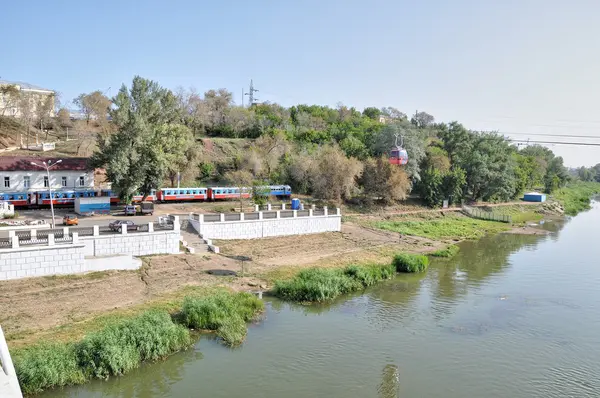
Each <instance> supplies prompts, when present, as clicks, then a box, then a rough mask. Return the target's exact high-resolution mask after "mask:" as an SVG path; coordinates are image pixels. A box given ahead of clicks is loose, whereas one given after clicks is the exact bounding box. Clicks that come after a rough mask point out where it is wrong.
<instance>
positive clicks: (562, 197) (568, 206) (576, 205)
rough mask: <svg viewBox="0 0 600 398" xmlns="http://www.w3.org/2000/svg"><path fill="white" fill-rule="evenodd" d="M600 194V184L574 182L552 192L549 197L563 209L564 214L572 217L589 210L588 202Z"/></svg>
mask: <svg viewBox="0 0 600 398" xmlns="http://www.w3.org/2000/svg"><path fill="white" fill-rule="evenodd" d="M597 194H600V183H597V182H583V181H575V182H572V183H569V184H567V186H566V187H564V188H561V189H559V190H557V191H556V192H554V193H553V194H552V195H551V197H552V199H554V200H556V201H558V202H559V203H560V204H561V205H562V206H563V208H564V209H565V214H567V215H569V216H574V215H576V214H577V213H580V212H582V211H585V210H589V209H590V200H591V199H592V197H593V196H594V195H597Z"/></svg>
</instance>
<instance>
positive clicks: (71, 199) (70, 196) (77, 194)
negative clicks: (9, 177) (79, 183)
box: [35, 190, 98, 206]
mask: <svg viewBox="0 0 600 398" xmlns="http://www.w3.org/2000/svg"><path fill="white" fill-rule="evenodd" d="M35 195H36V202H37V204H38V205H40V206H50V200H52V204H53V205H59V206H60V205H63V206H73V205H74V204H75V198H93V197H95V196H98V195H97V193H96V191H91V190H85V191H52V199H50V192H49V191H39V192H36V193H35Z"/></svg>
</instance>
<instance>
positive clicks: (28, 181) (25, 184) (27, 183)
mask: <svg viewBox="0 0 600 398" xmlns="http://www.w3.org/2000/svg"><path fill="white" fill-rule="evenodd" d="M30 187H31V179H30V178H29V176H25V177H23V188H30Z"/></svg>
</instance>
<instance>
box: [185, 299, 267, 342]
mask: <svg viewBox="0 0 600 398" xmlns="http://www.w3.org/2000/svg"><path fill="white" fill-rule="evenodd" d="M263 309H264V303H263V302H262V301H261V300H260V299H258V298H257V297H255V296H254V295H252V294H250V293H236V294H233V293H225V292H222V293H217V294H215V295H213V296H207V297H201V298H190V297H187V298H186V299H185V300H184V302H183V309H182V310H181V317H182V321H183V323H184V324H185V325H186V326H188V327H191V328H195V329H204V330H214V331H216V332H217V335H218V336H219V337H221V338H222V339H223V341H224V342H225V343H226V344H229V345H234V344H239V343H241V342H242V341H243V340H244V337H245V336H246V325H245V323H246V322H248V321H251V320H253V319H255V318H256V316H257V315H258V314H259V313H260V312H262V311H263ZM240 324H241V325H242V326H243V329H244V330H243V333H242V332H241V327H240Z"/></svg>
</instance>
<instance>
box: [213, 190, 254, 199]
mask: <svg viewBox="0 0 600 398" xmlns="http://www.w3.org/2000/svg"><path fill="white" fill-rule="evenodd" d="M251 196H252V190H251V189H249V188H242V198H245V199H247V198H250V197H251ZM208 198H209V199H210V200H221V199H239V198H240V188H238V187H212V188H208Z"/></svg>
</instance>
